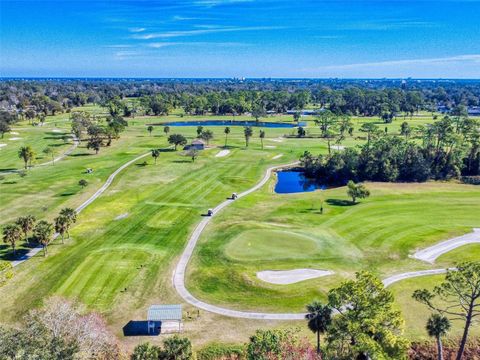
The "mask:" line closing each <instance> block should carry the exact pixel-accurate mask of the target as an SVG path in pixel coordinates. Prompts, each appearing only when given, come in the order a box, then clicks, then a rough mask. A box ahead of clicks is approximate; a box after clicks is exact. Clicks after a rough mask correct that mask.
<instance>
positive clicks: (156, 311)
mask: <svg viewBox="0 0 480 360" xmlns="http://www.w3.org/2000/svg"><path fill="white" fill-rule="evenodd" d="M147 321H148V333H149V334H151V333H157V332H158V333H160V332H161V330H162V329H163V328H168V329H171V328H172V327H171V325H172V323H173V324H178V331H181V328H182V305H152V306H150V308H149V309H148V313H147ZM168 325H170V326H168Z"/></svg>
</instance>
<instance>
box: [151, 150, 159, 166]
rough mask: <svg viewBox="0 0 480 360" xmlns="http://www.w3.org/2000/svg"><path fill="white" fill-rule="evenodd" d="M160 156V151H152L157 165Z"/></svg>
mask: <svg viewBox="0 0 480 360" xmlns="http://www.w3.org/2000/svg"><path fill="white" fill-rule="evenodd" d="M159 156H160V150H158V149H153V150H152V157H153V158H154V159H155V165H156V164H157V158H158V157H159Z"/></svg>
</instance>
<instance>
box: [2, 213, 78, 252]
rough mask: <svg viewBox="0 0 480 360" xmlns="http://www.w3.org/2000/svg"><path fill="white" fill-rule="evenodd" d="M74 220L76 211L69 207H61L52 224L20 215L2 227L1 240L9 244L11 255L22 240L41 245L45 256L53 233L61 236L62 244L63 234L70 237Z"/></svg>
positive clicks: (75, 219)
mask: <svg viewBox="0 0 480 360" xmlns="http://www.w3.org/2000/svg"><path fill="white" fill-rule="evenodd" d="M76 221H77V212H76V211H75V210H74V209H71V208H64V209H62V210H61V211H60V213H59V215H58V216H57V217H56V218H55V219H54V221H53V224H52V223H49V222H48V221H46V220H40V221H37V219H36V218H35V216H33V215H26V216H21V217H19V218H17V219H16V220H15V222H13V223H10V224H6V225H5V226H4V227H3V242H4V243H5V244H8V245H10V246H11V248H12V251H13V256H16V248H17V245H18V244H19V242H20V241H22V240H23V241H24V242H25V243H27V244H29V245H31V244H39V245H41V246H42V247H43V252H44V255H45V256H46V255H47V248H48V245H49V244H50V243H51V242H52V240H53V239H54V233H55V232H56V233H57V234H58V235H60V236H61V238H62V244H63V243H64V238H65V235H67V236H68V237H70V232H69V231H70V228H71V227H72V225H73V224H75V222H76Z"/></svg>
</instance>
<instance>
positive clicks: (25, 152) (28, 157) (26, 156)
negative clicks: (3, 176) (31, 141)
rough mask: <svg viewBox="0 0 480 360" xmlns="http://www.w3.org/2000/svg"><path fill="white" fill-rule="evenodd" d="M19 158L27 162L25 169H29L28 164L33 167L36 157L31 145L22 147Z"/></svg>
mask: <svg viewBox="0 0 480 360" xmlns="http://www.w3.org/2000/svg"><path fill="white" fill-rule="evenodd" d="M18 157H19V158H20V159H23V161H24V162H25V169H27V168H28V163H30V165H32V160H33V158H34V157H35V152H34V151H33V149H32V147H31V146H30V145H28V146H22V147H21V148H20V150H18Z"/></svg>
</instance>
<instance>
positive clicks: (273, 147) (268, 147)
mask: <svg viewBox="0 0 480 360" xmlns="http://www.w3.org/2000/svg"><path fill="white" fill-rule="evenodd" d="M265 148H266V149H275V148H276V146H274V145H265Z"/></svg>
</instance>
